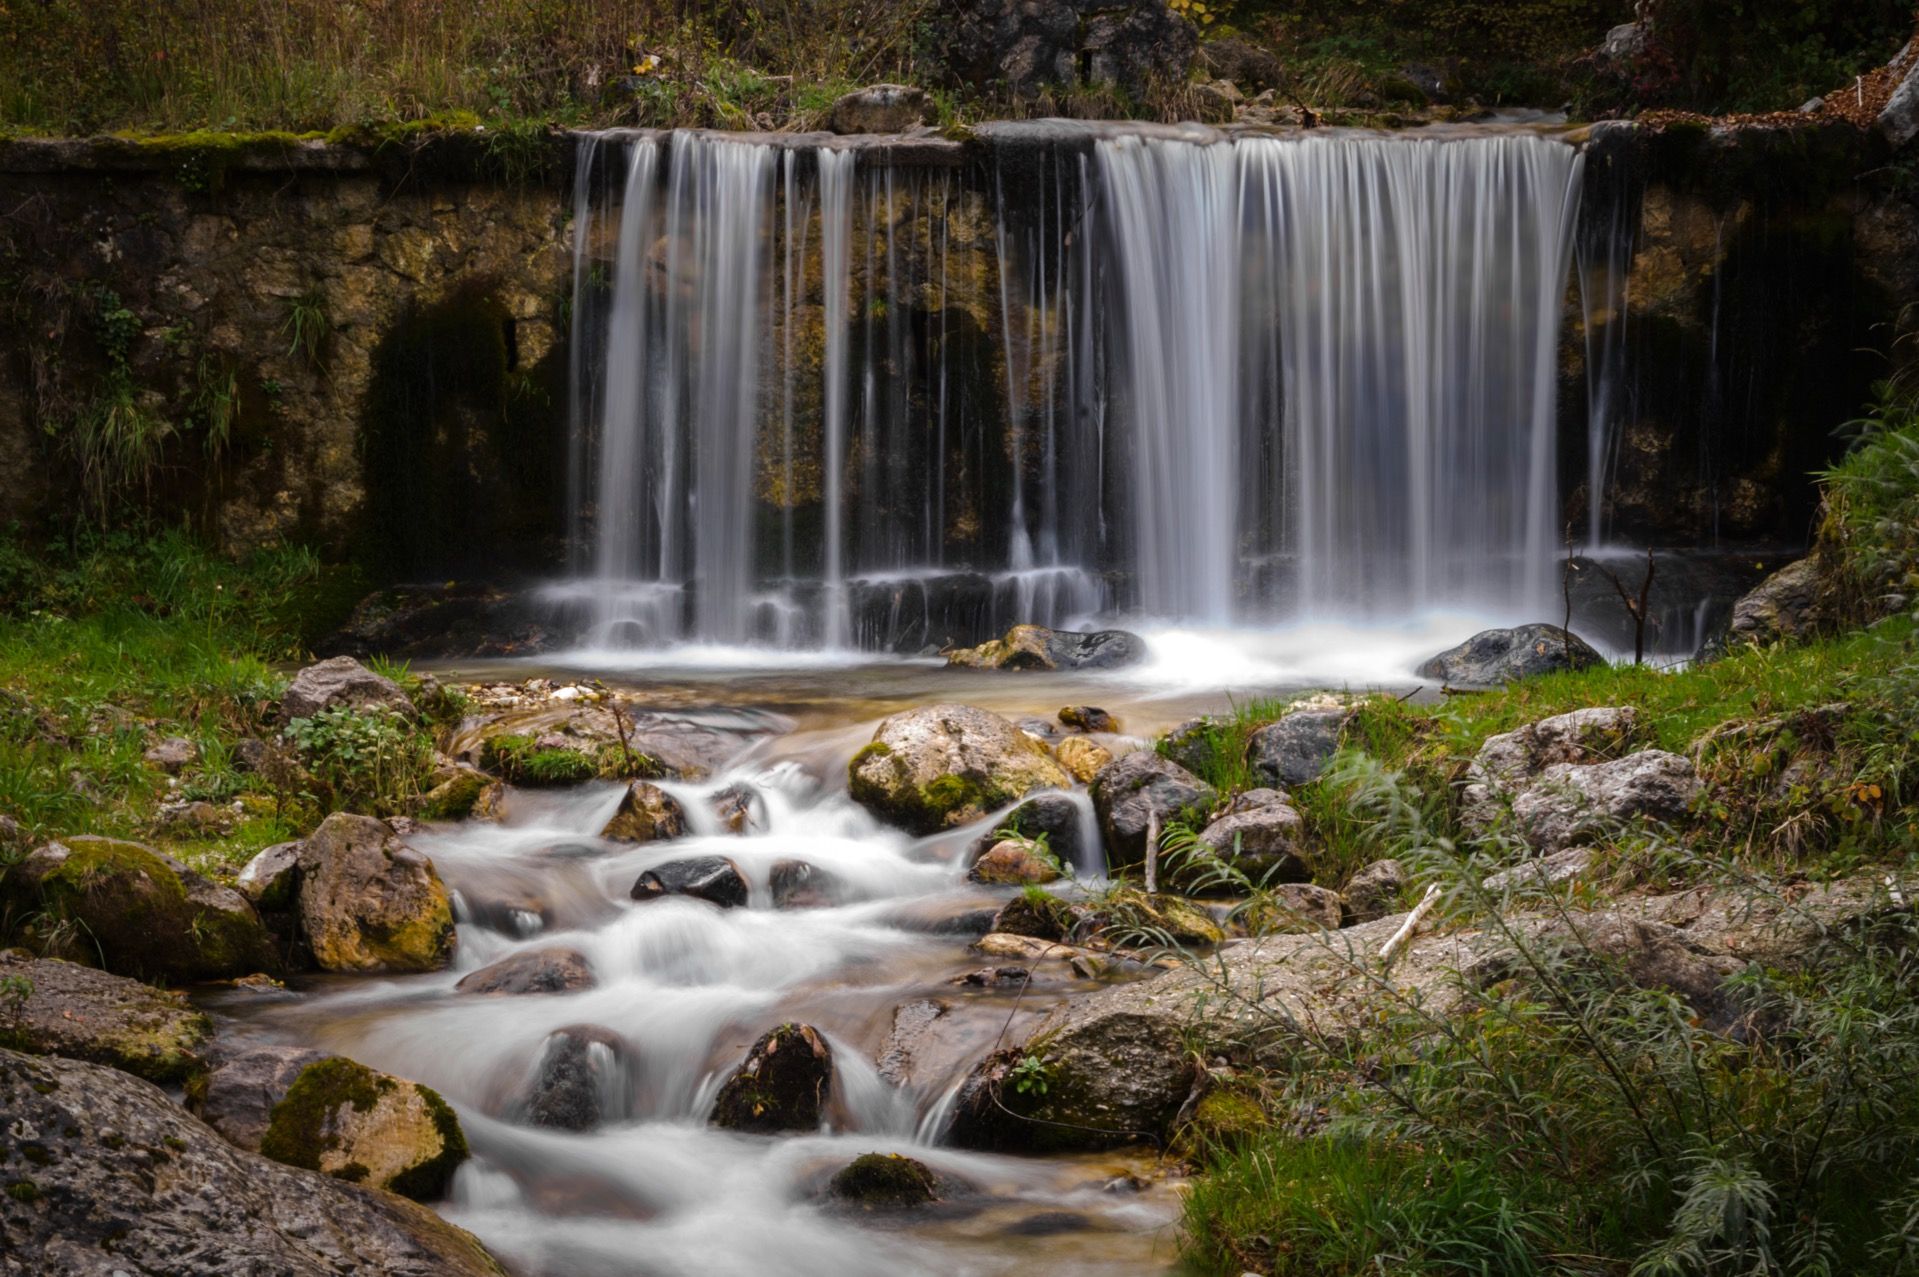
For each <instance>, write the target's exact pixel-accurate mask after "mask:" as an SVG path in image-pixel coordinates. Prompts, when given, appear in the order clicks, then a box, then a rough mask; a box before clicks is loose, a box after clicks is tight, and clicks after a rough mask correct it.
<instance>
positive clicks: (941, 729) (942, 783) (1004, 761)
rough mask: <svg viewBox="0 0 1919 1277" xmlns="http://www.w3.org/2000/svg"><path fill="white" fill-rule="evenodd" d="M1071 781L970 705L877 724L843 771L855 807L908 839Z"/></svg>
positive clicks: (1040, 752)
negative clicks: (864, 744) (905, 833)
mask: <svg viewBox="0 0 1919 1277" xmlns="http://www.w3.org/2000/svg"><path fill="white" fill-rule="evenodd" d="M1072 783H1073V780H1072V777H1071V776H1069V775H1067V773H1066V772H1065V770H1064V769H1062V768H1061V767H1060V765H1059V764H1058V763H1057V762H1056V761H1054V759H1053V757H1052V755H1050V754H1048V753H1047V752H1046V749H1045V747H1044V746H1042V745H1040V744H1039V743H1038V742H1037V741H1035V740H1034V739H1033V738H1032V737H1030V736H1028V735H1027V734H1026V733H1024V732H1022V731H1020V730H1019V728H1017V727H1015V726H1014V725H1013V724H1012V723H1010V722H1008V721H1007V720H1006V719H1004V718H1001V717H1000V716H999V715H997V714H992V713H988V712H987V711H986V710H982V709H976V708H974V707H972V706H970V705H931V706H927V707H925V708H923V709H916V710H908V711H906V712H905V713H901V714H895V715H893V716H892V717H890V718H888V719H886V720H885V721H883V722H882V723H881V724H880V725H879V728H878V730H877V731H876V732H875V733H874V735H873V740H872V742H871V743H870V744H868V745H866V746H865V747H864V748H862V749H861V750H860V751H859V752H858V753H856V754H855V755H854V756H853V758H852V761H851V762H850V763H849V764H848V766H847V785H848V790H849V792H850V793H851V795H852V798H853V801H855V802H857V803H859V804H860V805H861V806H863V807H865V808H866V809H867V810H869V811H871V812H872V813H873V814H874V815H876V816H878V817H879V818H880V819H882V820H885V821H887V822H888V823H890V824H894V825H897V826H899V827H900V828H903V829H905V830H907V831H908V832H910V833H913V834H920V835H925V834H932V833H937V832H939V831H940V830H942V829H952V828H956V827H958V826H960V825H964V824H967V823H969V822H971V821H975V820H978V819H980V818H982V817H983V816H985V815H986V814H987V813H988V812H991V811H993V810H995V809H997V808H1000V807H1004V806H1007V805H1008V804H1010V803H1014V802H1017V801H1018V800H1020V799H1021V798H1024V797H1025V796H1026V795H1027V794H1029V793H1032V792H1034V791H1035V790H1042V789H1070V788H1071V787H1072Z"/></svg>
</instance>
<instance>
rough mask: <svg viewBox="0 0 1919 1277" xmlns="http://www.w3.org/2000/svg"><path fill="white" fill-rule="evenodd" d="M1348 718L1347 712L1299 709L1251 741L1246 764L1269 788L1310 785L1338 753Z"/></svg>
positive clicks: (1268, 725) (1349, 713)
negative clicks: (1340, 738) (1340, 736)
mask: <svg viewBox="0 0 1919 1277" xmlns="http://www.w3.org/2000/svg"><path fill="white" fill-rule="evenodd" d="M1349 717H1351V711H1350V710H1346V709H1296V710H1294V711H1292V712H1291V713H1289V714H1286V715H1284V716H1282V717H1281V718H1280V719H1279V720H1278V721H1277V722H1273V723H1268V724H1267V725H1266V726H1264V727H1262V728H1260V729H1259V730H1258V731H1256V732H1254V733H1253V734H1252V736H1251V737H1250V738H1248V740H1247V742H1246V761H1247V762H1248V763H1249V764H1250V765H1251V766H1252V769H1253V772H1254V774H1255V775H1257V776H1258V777H1259V778H1260V779H1262V780H1264V781H1265V782H1266V783H1267V784H1269V785H1276V786H1279V787H1282V788H1283V787H1285V786H1288V785H1305V784H1309V783H1311V782H1312V781H1314V780H1316V779H1318V778H1319V774H1320V772H1322V771H1324V770H1325V769H1326V763H1327V760H1329V759H1331V758H1332V756H1333V755H1334V754H1335V753H1337V752H1338V750H1339V734H1340V732H1341V731H1343V730H1344V729H1345V726H1346V720H1347V719H1348V718H1349Z"/></svg>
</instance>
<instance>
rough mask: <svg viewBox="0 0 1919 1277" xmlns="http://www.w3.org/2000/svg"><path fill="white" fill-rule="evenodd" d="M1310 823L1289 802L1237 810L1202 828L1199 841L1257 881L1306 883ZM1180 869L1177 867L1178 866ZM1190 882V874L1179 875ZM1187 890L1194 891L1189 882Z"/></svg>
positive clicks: (1179, 878)
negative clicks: (1307, 837) (1307, 838)
mask: <svg viewBox="0 0 1919 1277" xmlns="http://www.w3.org/2000/svg"><path fill="white" fill-rule="evenodd" d="M1305 838H1306V822H1305V820H1304V819H1303V818H1302V817H1301V816H1300V814H1299V812H1298V810H1297V809H1295V808H1294V807H1292V806H1291V805H1290V804H1288V803H1284V802H1279V803H1269V804H1267V805H1266V806H1263V807H1255V808H1252V809H1250V810H1242V811H1236V812H1234V813H1233V814H1231V815H1228V816H1222V817H1221V818H1220V819H1218V820H1215V821H1214V822H1213V823H1212V824H1210V825H1208V826H1206V828H1205V829H1203V830H1201V831H1200V835H1199V841H1200V842H1201V843H1202V844H1204V845H1205V846H1206V847H1207V848H1209V849H1210V850H1211V851H1212V852H1213V854H1214V855H1216V856H1218V857H1219V858H1220V859H1221V860H1224V861H1225V862H1226V863H1228V864H1230V865H1232V866H1233V867H1234V868H1235V869H1237V870H1239V871H1240V872H1241V873H1243V874H1245V875H1246V876H1247V877H1248V878H1250V879H1252V880H1253V881H1254V882H1255V883H1273V882H1303V881H1305V879H1306V878H1308V877H1309V876H1310V871H1309V870H1308V868H1307V865H1306V861H1305V859H1304V846H1305ZM1175 869H1177V867H1175ZM1175 877H1176V880H1177V881H1180V882H1185V881H1186V875H1184V874H1179V873H1177V872H1176V874H1175ZM1183 889H1185V890H1192V889H1193V888H1192V887H1191V886H1190V885H1189V886H1187V887H1185V888H1183Z"/></svg>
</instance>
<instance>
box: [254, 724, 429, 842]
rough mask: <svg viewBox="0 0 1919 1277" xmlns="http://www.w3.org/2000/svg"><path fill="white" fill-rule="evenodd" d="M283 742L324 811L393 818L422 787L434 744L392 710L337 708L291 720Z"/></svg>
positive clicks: (420, 791) (426, 777)
mask: <svg viewBox="0 0 1919 1277" xmlns="http://www.w3.org/2000/svg"><path fill="white" fill-rule="evenodd" d="M285 736H286V739H287V741H288V743H290V744H291V745H292V746H293V748H294V749H295V751H297V752H298V754H299V756H300V761H301V762H302V763H303V764H304V765H305V766H306V768H307V771H308V773H309V774H310V775H311V776H312V778H313V782H314V786H315V791H316V792H315V793H314V798H315V799H316V800H317V801H318V802H319V804H320V806H321V807H322V809H323V810H326V811H340V810H359V811H366V812H370V813H371V814H373V815H380V816H385V815H393V814H396V813H398V812H401V811H403V810H405V808H406V805H407V802H408V800H409V799H411V798H413V797H415V796H416V795H418V794H420V793H423V792H424V791H425V789H426V787H427V780H428V778H429V776H430V773H431V768H432V761H433V742H432V741H431V740H429V739H428V738H427V736H426V734H425V733H424V732H422V731H421V730H420V729H419V727H417V726H416V725H415V724H414V723H413V722H412V721H410V720H409V719H408V718H407V717H406V716H404V715H402V714H399V713H396V712H394V711H392V710H387V709H365V710H362V709H355V708H354V707H353V706H350V705H336V706H334V707H333V708H331V709H324V710H321V711H320V712H319V713H318V714H315V715H313V716H312V717H311V718H296V719H294V720H293V721H292V722H291V723H288V724H287V726H286V731H285Z"/></svg>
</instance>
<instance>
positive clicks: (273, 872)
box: [233, 842, 303, 913]
mask: <svg viewBox="0 0 1919 1277" xmlns="http://www.w3.org/2000/svg"><path fill="white" fill-rule="evenodd" d="M302 845H303V844H301V843H297V842H276V843H274V844H273V845H272V846H271V847H268V848H267V849H266V850H264V851H262V852H260V853H259V854H258V855H256V856H254V857H253V859H251V860H249V861H247V863H246V865H245V867H244V868H242V869H241V870H240V873H239V876H238V877H236V878H235V879H234V880H233V881H234V885H235V886H236V887H238V888H239V889H240V894H241V895H243V896H245V897H246V898H247V899H248V900H251V901H252V902H253V906H254V908H256V909H259V910H262V911H263V912H271V913H284V912H285V911H287V910H289V909H291V908H293V904H294V900H295V898H296V897H297V895H298V892H299V889H300V848H301V846H302Z"/></svg>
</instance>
